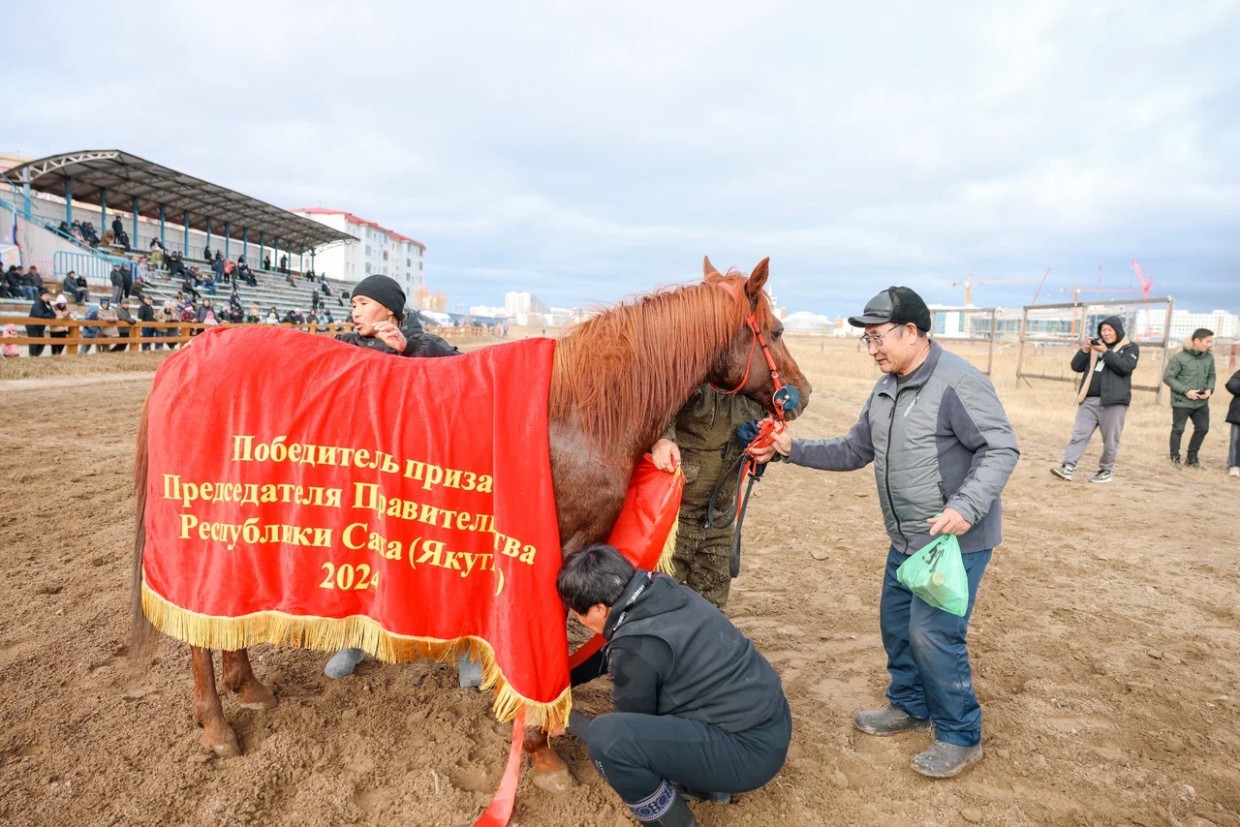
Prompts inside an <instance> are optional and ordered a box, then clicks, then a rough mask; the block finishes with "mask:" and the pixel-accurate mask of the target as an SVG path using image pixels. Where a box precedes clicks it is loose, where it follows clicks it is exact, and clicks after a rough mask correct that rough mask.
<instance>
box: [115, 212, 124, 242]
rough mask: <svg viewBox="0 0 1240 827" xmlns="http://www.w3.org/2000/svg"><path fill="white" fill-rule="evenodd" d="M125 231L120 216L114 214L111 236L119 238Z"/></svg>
mask: <svg viewBox="0 0 1240 827" xmlns="http://www.w3.org/2000/svg"><path fill="white" fill-rule="evenodd" d="M123 232H125V225H124V224H122V223H121V217H120V216H119V215H118V216H115V217H114V218H113V219H112V237H113V238H120V237H121V233H123Z"/></svg>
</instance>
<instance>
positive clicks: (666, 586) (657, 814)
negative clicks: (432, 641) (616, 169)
mask: <svg viewBox="0 0 1240 827" xmlns="http://www.w3.org/2000/svg"><path fill="white" fill-rule="evenodd" d="M556 587H557V588H558V590H559V593H560V599H561V600H563V601H564V605H565V608H567V609H568V610H569V611H571V612H572V613H573V614H574V615H575V616H576V618H577V619H578V620H579V621H581V623H582V624H583V625H584V626H586V628H588V629H591V630H592V631H594V632H596V633H598V634H601V635H603V636H604V637H605V638H607V641H608V645H607V647H606V648H605V649H603V650H602V651H601V652H600V653H599V654H598V655H596V656H595V657H594V658H591V659H590V660H589V661H586V662H585V663H583V664H582V665H581V666H579V667H577V668H576V669H575V670H573V682H574V683H575V684H576V683H582V682H584V681H587V680H590V679H592V678H595V677H598V676H599V675H601V674H604V673H606V672H610V673H611V675H612V701H613V703H614V706H615V711H614V712H611V713H607V714H604V715H599V716H597V717H591V716H589V715H585V714H583V713H582V712H580V711H578V710H575V709H574V710H573V712H572V714H571V716H570V717H569V724H568V731H569V732H570V733H572V734H573V735H575V736H577V737H578V738H580V739H581V740H583V741H585V742H586V744H587V745H588V747H589V751H590V759H591V760H592V761H594V763H595V765H596V766H597V767H598V768H599V771H600V772H601V773H602V774H603V777H604V778H605V779H607V783H609V784H611V786H612V788H613V789H615V791H616V792H617V793H619V794H620V797H621V798H622V799H623V800H624V802H625V804H627V805H628V806H629V809H630V810H632V812H633V815H634V816H636V818H637V820H638V821H640V822H641V823H642V824H657V825H663V826H664V827H692V825H696V824H697V820H696V819H695V818H694V816H693V812H692V811H691V810H690V809H689V807H688V805H687V804H686V803H685V801H684V799H683V798H682V797H681V793H685V794H686V795H690V796H692V797H697V798H703V799H706V800H711V801H716V802H726V801H728V800H729V798H730V796H729V795H728V794H729V793H734V792H745V791H748V790H754V789H757V788H758V787H761V786H762V785H763V784H766V783H767V782H768V781H770V780H771V779H772V778H774V777H775V774H776V773H777V772H779V769H780V767H782V766H783V764H784V759H785V758H786V757H787V754H788V743H789V740H790V739H791V736H792V714H791V712H790V711H789V709H788V702H787V699H786V698H785V697H784V691H783V687H782V686H781V685H780V681H779V676H778V675H777V674H776V673H775V670H774V669H772V668H771V665H770V664H769V663H768V662H767V660H766V658H764V657H762V655H761V654H760V653H759V652H758V650H757V649H755V648H754V645H753V643H751V642H750V641H749V639H748V638H746V637H745V636H744V635H743V634H741V632H740V630H739V629H737V628H736V627H735V626H733V625H732V623H731V621H729V620H728V619H727V618H726V617H724V616H723V615H722V614H721V613H720V612H719V610H718V609H716V608H715V607H714V606H712V605H711V604H710V603H709V602H707V601H706V600H705V599H704V598H702V597H701V596H700V595H699V594H697V593H696V592H694V591H693V590H692V589H690V588H688V587H687V586H681V585H679V584H677V583H676V581H675V580H673V579H672V578H670V577H668V576H667V575H664V574H655V573H653V572H648V571H640V570H637V569H635V568H634V567H633V566H632V564H630V563H629V562H628V561H627V560H626V559H625V558H624V557H623V556H622V555H621V554H620V552H618V551H616V549H614V548H612V547H611V546H608V545H603V544H597V545H593V546H589V547H588V548H585V549H583V550H582V551H580V552H578V553H576V554H574V555H572V556H571V557H569V558H568V559H567V560H566V561H565V562H564V567H563V568H562V569H561V570H560V574H559V577H558V578H557V580H556ZM552 734H560V733H558V732H557V733H552ZM696 790H703V791H707V792H693V791H696Z"/></svg>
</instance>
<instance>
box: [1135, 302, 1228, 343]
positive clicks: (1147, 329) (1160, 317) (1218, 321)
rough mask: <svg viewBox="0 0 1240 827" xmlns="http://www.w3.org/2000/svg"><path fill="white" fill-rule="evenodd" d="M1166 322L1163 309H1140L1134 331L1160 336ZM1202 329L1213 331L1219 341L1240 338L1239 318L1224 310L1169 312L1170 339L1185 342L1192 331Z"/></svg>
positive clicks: (1165, 313) (1165, 312)
mask: <svg viewBox="0 0 1240 827" xmlns="http://www.w3.org/2000/svg"><path fill="white" fill-rule="evenodd" d="M1166 321H1167V310H1166V308H1165V307H1162V308H1158V307H1151V308H1149V309H1148V310H1146V309H1141V310H1138V311H1137V313H1136V329H1137V331H1138V333H1139V334H1141V335H1143V336H1151V337H1152V336H1161V335H1162V331H1163V326H1164V325H1165V323H1166ZM1202 327H1204V328H1205V329H1206V330H1212V331H1214V335H1215V337H1217V338H1219V339H1235V338H1240V316H1237V315H1236V314H1235V313H1229V312H1228V311H1226V310H1211V311H1210V312H1209V313H1191V312H1189V311H1188V310H1172V311H1171V338H1172V339H1175V340H1177V341H1185V340H1187V339H1188V338H1189V337H1190V336H1192V335H1193V331H1194V330H1197V329H1198V328H1202Z"/></svg>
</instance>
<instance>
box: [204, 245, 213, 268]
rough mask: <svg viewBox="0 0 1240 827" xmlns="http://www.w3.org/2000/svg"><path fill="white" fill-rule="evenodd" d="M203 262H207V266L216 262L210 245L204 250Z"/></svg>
mask: <svg viewBox="0 0 1240 827" xmlns="http://www.w3.org/2000/svg"><path fill="white" fill-rule="evenodd" d="M202 260H203V261H205V262H206V263H207V264H210V263H211V262H212V261H214V260H215V256H214V255H212V253H211V247H210V245H208V246H206V247H203V248H202Z"/></svg>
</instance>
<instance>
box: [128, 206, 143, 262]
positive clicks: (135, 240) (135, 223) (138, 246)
mask: <svg viewBox="0 0 1240 827" xmlns="http://www.w3.org/2000/svg"><path fill="white" fill-rule="evenodd" d="M130 204H131V205H132V206H133V234H132V235H131V236H130V237H129V243H130V244H132V245H133V246H134V248H135V249H138V250H141V249H142V245H141V242H139V241H138V196H136V195H135V196H134V198H133V201H131V202H130Z"/></svg>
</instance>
